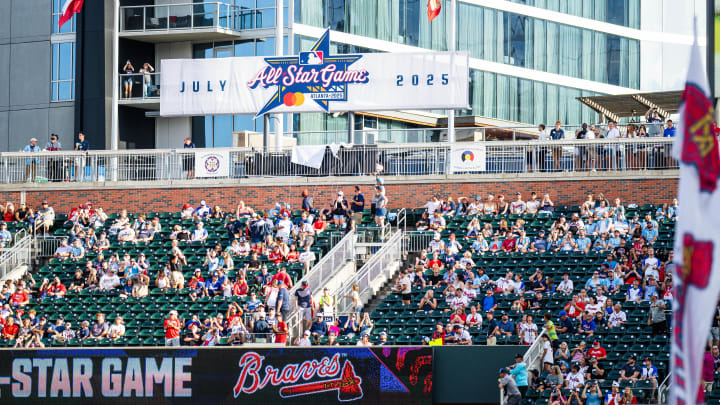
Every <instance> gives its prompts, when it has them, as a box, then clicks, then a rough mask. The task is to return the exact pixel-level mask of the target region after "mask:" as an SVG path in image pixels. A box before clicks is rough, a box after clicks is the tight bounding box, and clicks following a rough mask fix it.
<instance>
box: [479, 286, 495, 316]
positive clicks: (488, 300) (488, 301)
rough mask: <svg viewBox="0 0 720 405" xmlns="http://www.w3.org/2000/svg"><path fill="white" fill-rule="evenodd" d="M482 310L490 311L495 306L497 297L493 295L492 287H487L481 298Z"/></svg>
mask: <svg viewBox="0 0 720 405" xmlns="http://www.w3.org/2000/svg"><path fill="white" fill-rule="evenodd" d="M482 306H483V311H485V312H490V311H494V310H495V308H497V298H495V296H494V295H493V289H492V288H488V289H487V291H486V295H485V297H483V300H482Z"/></svg>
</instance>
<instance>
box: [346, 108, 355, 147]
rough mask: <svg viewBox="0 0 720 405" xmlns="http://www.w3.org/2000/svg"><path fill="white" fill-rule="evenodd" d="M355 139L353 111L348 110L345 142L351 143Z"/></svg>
mask: <svg viewBox="0 0 720 405" xmlns="http://www.w3.org/2000/svg"><path fill="white" fill-rule="evenodd" d="M354 139H355V113H354V112H352V111H348V133H347V143H353V140H354Z"/></svg>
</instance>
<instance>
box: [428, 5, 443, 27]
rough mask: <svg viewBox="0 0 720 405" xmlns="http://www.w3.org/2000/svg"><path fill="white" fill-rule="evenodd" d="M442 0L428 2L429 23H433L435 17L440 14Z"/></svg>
mask: <svg viewBox="0 0 720 405" xmlns="http://www.w3.org/2000/svg"><path fill="white" fill-rule="evenodd" d="M440 1H441V0H428V4H427V8H428V10H427V12H428V22H431V21H432V20H433V19H435V17H437V16H438V14H440V9H441V8H442V7H441V6H440Z"/></svg>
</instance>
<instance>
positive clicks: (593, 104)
mask: <svg viewBox="0 0 720 405" xmlns="http://www.w3.org/2000/svg"><path fill="white" fill-rule="evenodd" d="M681 98H682V91H681V90H678V91H661V92H656V93H638V94H622V95H617V96H594V97H578V98H577V99H578V101H580V102H581V103H583V104H585V105H586V106H588V107H590V108H592V109H593V110H595V111H596V112H597V113H598V114H601V115H604V116H605V118H607V119H610V120H615V121H619V120H620V118H630V117H642V116H644V115H645V113H646V112H647V111H648V110H649V109H650V108H657V110H658V114H659V115H660V117H661V118H662V119H663V120H665V119H667V118H669V117H670V115H672V114H675V113H677V112H678V108H679V106H680V100H681Z"/></svg>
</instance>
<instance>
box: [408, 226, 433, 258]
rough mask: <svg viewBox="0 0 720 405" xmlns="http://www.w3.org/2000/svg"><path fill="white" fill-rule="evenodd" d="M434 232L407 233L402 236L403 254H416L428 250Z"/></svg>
mask: <svg viewBox="0 0 720 405" xmlns="http://www.w3.org/2000/svg"><path fill="white" fill-rule="evenodd" d="M434 234H435V232H425V231H409V232H406V233H405V235H404V236H403V252H405V253H418V252H420V251H421V250H423V249H428V247H429V246H430V242H431V241H432V240H433V236H434Z"/></svg>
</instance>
